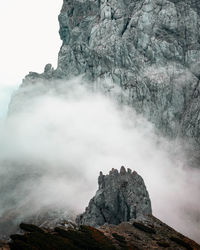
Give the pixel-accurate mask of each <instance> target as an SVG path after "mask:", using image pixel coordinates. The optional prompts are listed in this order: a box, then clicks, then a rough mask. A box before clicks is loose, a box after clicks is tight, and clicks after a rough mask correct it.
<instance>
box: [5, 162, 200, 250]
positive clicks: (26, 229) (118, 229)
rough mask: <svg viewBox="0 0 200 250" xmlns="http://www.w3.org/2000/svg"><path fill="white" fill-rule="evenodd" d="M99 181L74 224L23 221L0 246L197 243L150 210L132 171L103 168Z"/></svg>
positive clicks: (56, 248)
mask: <svg viewBox="0 0 200 250" xmlns="http://www.w3.org/2000/svg"><path fill="white" fill-rule="evenodd" d="M108 180H109V182H107V181H108ZM98 182H99V189H98V191H97V193H96V195H95V197H94V198H92V199H91V201H90V203H89V206H88V208H86V211H85V213H83V214H82V215H80V216H78V217H77V222H78V224H76V223H73V222H69V221H65V222H64V221H63V224H62V225H61V224H60V225H59V226H56V227H55V228H54V229H53V228H47V227H45V226H42V227H38V226H35V225H32V224H25V223H21V224H20V229H21V233H20V234H14V235H11V236H10V238H11V241H9V242H3V241H1V242H0V249H2V250H6V249H11V250H27V249H35V250H37V249H38V250H44V249H46V250H48V249H49V250H62V249H63V250H64V249H65V250H66V249H70V250H73V249H74V250H79V249H81V250H86V249H87V250H94V249H95V250H98V249H99V250H100V249H105V250H109V249H113V250H115V249H124V250H131V249H171V250H172V249H173V250H174V249H177V250H178V249H179V250H182V249H183V250H185V249H191V250H192V249H194V250H198V249H200V245H198V244H197V243H196V242H194V241H193V240H191V239H189V238H187V237H185V236H183V235H182V234H180V233H178V232H176V231H175V230H174V229H172V228H171V227H169V226H167V225H166V224H164V223H163V222H161V221H160V220H158V219H157V218H155V217H154V216H153V215H152V214H151V213H152V211H151V203H150V199H149V195H148V192H147V190H146V188H145V184H144V182H143V179H142V178H141V177H140V176H139V175H138V174H137V173H136V172H132V171H131V170H130V169H128V171H126V170H125V168H124V167H122V168H121V170H120V172H118V171H117V170H116V169H112V170H111V171H110V173H109V175H103V174H102V173H101V174H100V176H99V181H98ZM108 189H110V190H108ZM117 197H118V198H117ZM122 197H123V198H122ZM135 204H136V208H135ZM131 211H132V213H131ZM80 224H82V225H80ZM86 224H87V225H86ZM91 225H93V226H95V227H92V226H91ZM100 225H101V226H100Z"/></svg>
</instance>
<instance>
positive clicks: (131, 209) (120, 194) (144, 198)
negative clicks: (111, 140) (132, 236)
mask: <svg viewBox="0 0 200 250" xmlns="http://www.w3.org/2000/svg"><path fill="white" fill-rule="evenodd" d="M98 184H99V189H98V191H97V192H96V195H95V196H94V197H93V198H92V199H91V200H90V202H89V205H88V207H87V208H86V211H85V212H84V213H83V214H81V215H79V216H78V217H77V219H76V221H77V223H78V224H79V225H81V224H85V225H91V226H101V225H103V224H105V223H109V224H116V225H117V224H119V223H121V222H123V221H129V220H130V219H131V218H135V219H136V218H137V219H138V218H143V217H145V216H146V215H148V214H151V213H152V210H151V201H150V199H149V194H148V192H147V190H146V187H145V184H144V181H143V179H142V177H141V176H140V175H138V174H137V173H136V172H135V174H134V175H133V174H132V171H130V170H128V171H126V169H125V168H124V167H121V169H120V173H118V171H117V170H116V169H112V170H111V171H110V173H109V175H103V174H102V172H101V173H100V176H99V179H98Z"/></svg>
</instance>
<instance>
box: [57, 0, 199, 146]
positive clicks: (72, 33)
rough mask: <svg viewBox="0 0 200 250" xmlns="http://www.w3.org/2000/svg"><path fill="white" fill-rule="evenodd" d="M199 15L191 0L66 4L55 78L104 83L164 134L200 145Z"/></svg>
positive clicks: (142, 0) (61, 16)
mask: <svg viewBox="0 0 200 250" xmlns="http://www.w3.org/2000/svg"><path fill="white" fill-rule="evenodd" d="M199 15H200V3H199V2H198V1H192V0H182V1H169V0H137V1H133V0H128V1H125V0H124V1H116V0H110V1H107V0H99V1H94V0H92V1H89V0H83V1H75V0H72V1H68V0H65V1H64V3H63V8H62V10H61V13H60V15H59V21H60V35H61V39H62V40H63V45H62V47H61V50H60V52H59V59H58V68H57V72H59V74H61V75H62V76H63V77H69V76H72V75H79V74H85V76H86V78H87V79H90V80H92V81H95V80H98V79H102V78H105V77H110V78H111V79H112V80H113V82H114V83H115V84H119V85H120V86H121V87H122V88H123V89H124V91H126V92H127V93H128V95H125V96H126V97H125V98H124V97H122V101H123V102H125V103H128V104H129V105H132V106H133V107H134V108H135V109H136V110H137V111H138V112H141V113H143V114H145V116H146V117H147V118H148V119H149V120H150V121H152V122H153V123H154V124H155V125H156V126H157V128H159V129H160V130H161V131H162V132H163V134H165V135H168V136H171V137H176V136H178V135H180V136H187V137H189V138H194V139H195V140H196V141H197V143H198V144H199V143H200V137H199V135H200V127H199V121H200V113H199V111H200V106H199V105H200V99H199V98H200V95H199V93H200V89H199V76H200V68H199V66H200V59H199V58H200V39H199V38H200V37H199V34H200V32H199V25H200V16H199ZM127 96H128V98H127Z"/></svg>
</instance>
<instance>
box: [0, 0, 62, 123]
mask: <svg viewBox="0 0 200 250" xmlns="http://www.w3.org/2000/svg"><path fill="white" fill-rule="evenodd" d="M61 7H62V0H42V1H41V0H18V1H16V0H9V1H3V0H0V32H1V33H0V118H1V117H2V116H3V115H4V114H5V112H6V107H7V104H8V102H9V99H10V95H11V93H12V91H13V89H15V88H16V87H17V86H18V85H19V84H20V83H21V81H22V79H23V78H24V76H25V75H27V74H28V72H29V71H36V72H42V71H43V68H44V66H45V64H47V63H52V64H53V66H54V67H56V64H57V56H58V51H59V48H60V45H61V41H60V38H59V34H58V30H59V25H58V18H57V17H58V14H59V11H60V9H61Z"/></svg>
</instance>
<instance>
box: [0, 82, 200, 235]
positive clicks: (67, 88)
mask: <svg viewBox="0 0 200 250" xmlns="http://www.w3.org/2000/svg"><path fill="white" fill-rule="evenodd" d="M52 86H54V87H52ZM52 86H51V88H49V86H47V85H45V84H44V83H37V84H35V85H33V86H29V87H26V88H25V89H24V90H23V89H22V90H21V96H19V97H18V99H17V100H15V101H16V110H17V111H14V112H12V113H11V114H10V115H9V117H8V119H7V120H6V121H5V122H4V124H3V125H2V127H1V130H0V152H1V154H0V199H1V203H0V217H1V220H0V221H1V222H2V221H4V222H5V221H6V220H7V218H11V219H12V220H14V221H15V222H16V223H18V222H20V220H23V219H25V218H26V217H28V216H31V215H33V214H36V213H38V212H40V211H41V210H45V209H46V210H48V209H49V208H56V209H61V210H64V211H66V214H68V215H69V216H70V213H71V211H73V213H74V214H78V213H80V212H82V211H83V210H84V208H85V207H86V205H87V204H88V201H89V200H90V198H91V197H92V196H93V195H94V193H95V191H96V190H97V177H98V174H99V171H103V172H104V174H107V173H108V171H109V170H110V169H112V168H119V167H120V166H121V165H124V166H126V167H129V168H131V169H133V170H136V171H137V172H138V173H139V174H140V175H141V176H142V177H143V178H144V180H145V183H146V186H147V189H148V191H149V194H150V197H151V200H152V206H153V213H154V215H155V216H157V217H158V218H160V219H162V220H163V221H165V222H166V223H168V224H169V225H171V226H173V227H174V228H175V229H177V230H179V231H181V232H182V233H185V234H187V235H189V236H190V237H192V238H193V239H196V240H198V235H199V232H200V226H199V220H200V209H199V208H200V201H199V189H200V183H199V177H200V171H199V170H198V169H193V168H190V167H189V166H188V164H187V160H186V159H185V157H184V155H183V152H182V150H181V146H180V143H179V142H177V141H176V142H174V141H172V142H170V141H167V140H166V139H164V138H161V137H160V136H157V135H156V134H155V132H154V127H153V126H152V124H150V123H149V122H148V121H147V120H145V118H143V117H142V116H141V115H138V114H136V113H135V112H134V110H133V109H132V108H129V107H127V106H121V105H118V103H116V102H115V101H114V100H113V99H112V98H109V97H108V94H107V95H105V94H102V93H101V92H100V91H99V92H98V91H95V92H94V91H92V90H91V88H90V87H89V86H90V85H89V84H83V83H82V80H81V79H80V78H76V79H74V80H71V81H67V82H57V83H56V84H54V83H53V84H52ZM20 100H21V101H20ZM24 100H26V102H24ZM24 103H25V104H24ZM13 105H14V104H13ZM174 149H175V150H174ZM1 225H4V224H3V223H2V224H0V230H3V226H1Z"/></svg>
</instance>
